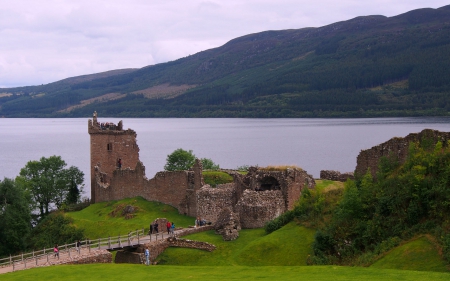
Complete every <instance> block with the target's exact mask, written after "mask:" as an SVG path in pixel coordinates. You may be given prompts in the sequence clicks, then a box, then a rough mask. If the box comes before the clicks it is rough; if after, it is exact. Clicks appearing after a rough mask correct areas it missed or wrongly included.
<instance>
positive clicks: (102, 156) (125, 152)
mask: <svg viewBox="0 0 450 281" xmlns="http://www.w3.org/2000/svg"><path fill="white" fill-rule="evenodd" d="M88 132H89V135H90V139H91V145H90V146H91V151H90V152H91V200H92V202H96V197H95V188H94V187H95V186H96V177H98V176H99V175H100V176H101V179H100V180H101V182H103V183H105V184H109V183H110V182H111V179H112V177H113V172H114V171H115V170H120V169H122V170H123V169H127V168H131V169H134V168H135V167H136V164H137V163H138V162H139V147H138V145H137V143H136V132H135V131H133V130H131V129H128V130H123V128H122V121H120V122H119V124H117V125H116V124H114V123H111V122H106V123H99V122H98V120H97V112H94V114H93V120H91V119H89V121H88ZM119 159H120V160H121V167H120V168H119V164H118V161H119ZM96 171H97V173H95V172H96Z"/></svg>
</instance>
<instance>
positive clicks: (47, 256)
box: [47, 253, 48, 263]
mask: <svg viewBox="0 0 450 281" xmlns="http://www.w3.org/2000/svg"><path fill="white" fill-rule="evenodd" d="M47 263H48V253H47Z"/></svg>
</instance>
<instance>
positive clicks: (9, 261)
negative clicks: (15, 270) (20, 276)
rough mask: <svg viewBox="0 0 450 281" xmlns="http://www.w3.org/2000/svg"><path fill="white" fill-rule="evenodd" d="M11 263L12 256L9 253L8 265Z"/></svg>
mask: <svg viewBox="0 0 450 281" xmlns="http://www.w3.org/2000/svg"><path fill="white" fill-rule="evenodd" d="M11 263H12V257H11V254H9V265H10V266H11Z"/></svg>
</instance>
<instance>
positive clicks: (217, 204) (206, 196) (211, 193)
mask: <svg viewBox="0 0 450 281" xmlns="http://www.w3.org/2000/svg"><path fill="white" fill-rule="evenodd" d="M196 193H197V194H196V197H197V212H196V213H197V217H200V218H202V219H205V220H206V221H212V222H215V221H216V220H217V217H218V215H219V213H220V212H221V211H222V210H223V209H225V208H229V209H231V210H233V207H234V205H235V204H236V203H237V198H236V186H235V184H234V183H229V184H220V185H217V187H216V188H212V187H210V186H209V185H205V186H204V187H203V188H201V189H200V190H198V191H197V192H196Z"/></svg>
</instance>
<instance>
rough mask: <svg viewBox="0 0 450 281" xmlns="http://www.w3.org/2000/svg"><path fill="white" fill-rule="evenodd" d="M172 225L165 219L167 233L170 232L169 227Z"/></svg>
mask: <svg viewBox="0 0 450 281" xmlns="http://www.w3.org/2000/svg"><path fill="white" fill-rule="evenodd" d="M171 227H172V224H171V223H170V221H167V223H166V228H167V235H169V234H170V228H171Z"/></svg>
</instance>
